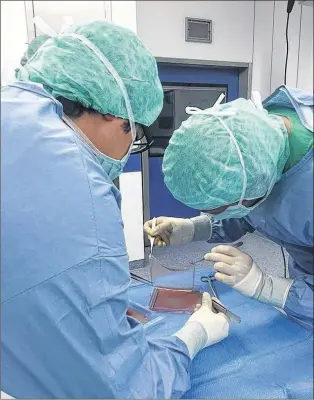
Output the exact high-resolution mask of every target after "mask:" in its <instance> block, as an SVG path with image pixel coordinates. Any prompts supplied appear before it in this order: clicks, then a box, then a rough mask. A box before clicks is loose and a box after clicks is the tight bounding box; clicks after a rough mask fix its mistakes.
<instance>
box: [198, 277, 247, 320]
mask: <svg viewBox="0 0 314 400" xmlns="http://www.w3.org/2000/svg"><path fill="white" fill-rule="evenodd" d="M213 280H215V277H213V276H202V277H201V281H202V282H207V283H208V285H209V287H210V289H211V291H212V293H213V295H214V297H216V299H218V295H217V293H216V290H215V289H214V285H213ZM212 303H213V308H214V309H215V310H216V311H217V312H222V313H224V314H225V315H226V316H227V317H229V318H230V319H231V320H233V321H235V322H237V323H238V324H239V323H240V322H241V318H240V317H238V316H237V315H235V314H234V313H233V312H231V311H230V310H228V308H226V307H225V306H223V305H222V304H220V303H219V302H218V301H216V300H215V299H212Z"/></svg>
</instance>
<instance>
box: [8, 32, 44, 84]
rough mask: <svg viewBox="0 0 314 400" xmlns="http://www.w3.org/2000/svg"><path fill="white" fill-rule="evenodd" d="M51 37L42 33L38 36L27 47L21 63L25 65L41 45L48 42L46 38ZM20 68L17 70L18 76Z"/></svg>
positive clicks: (16, 74)
mask: <svg viewBox="0 0 314 400" xmlns="http://www.w3.org/2000/svg"><path fill="white" fill-rule="evenodd" d="M48 39H49V36H48V35H40V36H36V37H35V38H34V39H33V40H32V41H31V42H30V44H29V46H28V47H27V50H26V51H25V53H24V55H23V57H22V58H21V61H20V64H21V65H22V66H24V65H25V64H26V63H27V61H28V60H29V59H30V58H31V57H32V56H33V54H35V53H36V51H37V50H38V49H39V47H40V46H41V45H42V44H44V43H45V42H46V40H48ZM19 70H20V68H17V69H16V70H15V76H16V77H17V76H18V72H19Z"/></svg>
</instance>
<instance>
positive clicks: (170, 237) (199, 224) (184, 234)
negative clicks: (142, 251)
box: [144, 215, 212, 246]
mask: <svg viewBox="0 0 314 400" xmlns="http://www.w3.org/2000/svg"><path fill="white" fill-rule="evenodd" d="M152 224H153V220H149V221H147V222H146V223H145V225H144V231H145V232H146V233H147V234H148V237H149V238H150V237H153V238H154V244H155V245H157V246H169V245H176V244H187V243H190V242H192V241H198V240H208V239H210V237H211V234H212V223H211V219H210V218H209V217H208V216H206V215H201V216H199V217H195V218H191V219H188V218H187V219H185V218H173V217H158V218H156V227H155V229H152Z"/></svg>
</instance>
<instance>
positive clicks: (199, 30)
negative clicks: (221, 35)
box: [185, 18, 212, 43]
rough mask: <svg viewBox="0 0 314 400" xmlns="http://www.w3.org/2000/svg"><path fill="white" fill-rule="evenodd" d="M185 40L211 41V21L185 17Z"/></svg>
mask: <svg viewBox="0 0 314 400" xmlns="http://www.w3.org/2000/svg"><path fill="white" fill-rule="evenodd" d="M185 40H186V41H187V42H200V43H211V42H212V21H211V20H210V19H198V18H185Z"/></svg>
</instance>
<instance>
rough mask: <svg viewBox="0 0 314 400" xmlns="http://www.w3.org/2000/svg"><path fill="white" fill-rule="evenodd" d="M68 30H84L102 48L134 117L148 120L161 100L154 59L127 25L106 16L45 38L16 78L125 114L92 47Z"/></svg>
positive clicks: (148, 122)
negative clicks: (117, 24)
mask: <svg viewBox="0 0 314 400" xmlns="http://www.w3.org/2000/svg"><path fill="white" fill-rule="evenodd" d="M70 33H76V34H79V35H82V36H84V37H85V38H87V39H88V40H89V41H90V42H92V43H93V44H94V45H95V46H96V47H97V48H98V50H100V52H101V53H103V54H104V56H105V57H106V58H107V59H108V60H109V62H110V63H111V64H112V65H113V67H114V68H115V69H116V71H117V72H118V74H119V75H120V78H121V79H122V81H123V82H124V85H125V87H126V91H127V93H128V96H129V99H130V103H131V107H132V110H133V114H134V119H135V122H137V123H140V124H143V125H146V126H149V125H151V124H152V123H153V122H154V121H155V120H156V118H157V117H158V115H159V113H160V111H161V109H162V106H163V90H162V86H161V83H160V80H159V77H158V71H157V64H156V61H155V59H154V57H153V56H152V54H151V53H150V52H149V51H148V50H147V49H146V47H145V46H144V45H143V44H142V42H141V41H140V40H139V38H138V37H137V36H136V35H135V34H134V33H133V32H132V31H130V30H128V29H125V28H122V27H119V26H116V25H114V24H112V23H109V22H107V21H95V22H92V23H87V24H82V25H78V26H76V27H75V26H73V27H69V28H68V29H66V30H65V32H64V33H62V34H59V35H57V36H55V37H53V38H51V39H50V40H48V41H47V42H46V43H45V44H44V45H43V46H42V47H41V48H40V49H39V50H38V52H37V53H36V54H35V55H34V57H33V58H31V59H30V60H29V61H28V62H27V64H26V65H25V66H24V68H22V69H21V70H20V71H19V73H18V78H19V79H21V80H31V81H33V82H37V83H42V84H43V85H45V87H46V88H47V89H48V90H49V91H50V92H51V94H52V95H53V96H54V97H58V96H62V97H65V98H66V99H69V100H72V101H75V102H78V103H80V104H82V105H83V106H85V107H87V108H92V109H94V110H96V111H99V112H101V113H103V114H111V115H114V116H116V117H121V118H124V119H128V113H127V110H126V106H125V101H124V97H123V94H122V92H121V89H120V87H119V86H118V84H117V83H116V81H115V79H114V78H113V76H112V75H111V74H110V72H109V71H108V70H107V68H106V67H105V66H104V64H103V63H102V62H101V60H100V59H99V58H98V57H97V56H96V55H95V54H94V52H93V51H92V50H91V49H90V48H89V47H87V46H86V45H85V44H84V43H82V42H81V41H80V40H78V39H76V38H75V37H73V36H71V35H70Z"/></svg>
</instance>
